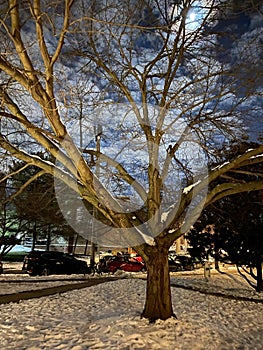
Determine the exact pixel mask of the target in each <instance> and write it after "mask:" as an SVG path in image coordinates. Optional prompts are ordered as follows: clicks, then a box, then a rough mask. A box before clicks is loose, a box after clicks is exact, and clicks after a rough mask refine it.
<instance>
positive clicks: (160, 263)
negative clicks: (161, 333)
mask: <svg viewBox="0 0 263 350" xmlns="http://www.w3.org/2000/svg"><path fill="white" fill-rule="evenodd" d="M148 258H149V259H148V260H147V264H146V265H147V290H146V302H145V306H144V310H143V312H142V317H145V318H148V319H149V320H150V322H154V321H156V320H157V319H161V320H166V319H168V318H170V317H175V315H174V313H173V308H172V300H171V287H170V275H169V264H168V251H167V252H164V251H163V250H161V251H158V250H154V253H153V254H151V255H150V256H148Z"/></svg>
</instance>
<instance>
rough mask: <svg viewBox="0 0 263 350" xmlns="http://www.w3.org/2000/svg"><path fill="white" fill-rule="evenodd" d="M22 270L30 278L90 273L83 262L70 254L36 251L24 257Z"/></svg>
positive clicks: (89, 269)
mask: <svg viewBox="0 0 263 350" xmlns="http://www.w3.org/2000/svg"><path fill="white" fill-rule="evenodd" d="M22 269H23V270H25V271H26V272H27V273H28V274H29V275H30V276H36V275H40V276H48V275H53V274H59V275H60V274H67V275H70V274H78V273H83V274H86V273H88V274H89V273H91V268H90V267H89V266H88V264H87V263H86V262H85V261H82V260H79V259H76V258H75V257H74V256H72V255H70V254H65V253H62V252H49V251H37V250H36V251H32V252H30V253H29V254H28V255H27V256H26V257H25V259H24V263H23V267H22Z"/></svg>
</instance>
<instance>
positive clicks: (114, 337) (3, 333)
mask: <svg viewBox="0 0 263 350" xmlns="http://www.w3.org/2000/svg"><path fill="white" fill-rule="evenodd" d="M119 277H127V278H121V279H118V280H116V281H110V282H106V283H103V284H100V285H96V286H92V287H89V288H84V289H79V290H73V291H69V292H66V293H61V294H57V295H53V296H48V297H42V298H39V299H31V300H23V301H20V302H19V303H9V304H3V305H0V310H1V324H0V349H1V350H2V349H7V350H8V349H10V350H11V349H18V350H22V349H26V350H38V349H50V350H51V349H52V350H63V349H65V350H86V349H90V350H95V349H103V350H104V349H105V350H107V349H111V350H143V349H145V350H151V349H153V350H154V349H160V350H161V349H162V350H177V349H178V350H198V349H200V350H201V349H203V350H205V349H208V350H247V349H251V350H262V348H263V346H262V344H263V295H262V293H261V294H260V293H256V292H254V291H253V290H252V289H251V288H250V287H249V286H248V285H247V284H246V283H245V282H244V281H243V280H241V279H240V277H239V276H238V275H236V274H233V273H231V274H224V275H222V274H219V273H217V272H214V273H213V274H212V277H211V278H210V279H209V280H208V281H205V279H204V277H203V276H202V273H199V274H198V273H197V272H196V271H195V272H194V273H193V272H191V273H190V272H189V273H185V274H180V275H179V274H177V273H173V274H171V283H172V285H177V286H178V285H181V286H182V287H184V288H178V287H172V298H173V307H174V312H175V314H176V315H177V319H169V320H167V321H158V322H156V323H155V324H149V323H148V321H147V320H145V319H141V318H140V313H141V312H142V310H143V306H144V298H145V286H146V282H145V280H142V279H138V278H134V277H143V275H138V274H122V275H120V276H119ZM144 277H145V275H144ZM81 278H83V276H80V275H75V276H70V278H68V281H65V280H63V279H65V276H48V279H47V277H44V276H43V277H31V278H29V277H27V276H26V275H21V274H20V275H19V274H8V273H7V274H4V275H1V276H0V288H1V289H0V294H4V293H12V292H14V290H16V291H22V290H23V291H24V290H32V289H35V288H36V289H37V288H40V287H41V286H43V285H44V286H45V287H46V286H47V284H49V285H50V286H51V285H54V284H55V285H59V284H60V285H61V284H64V283H65V282H67V283H75V282H76V281H77V280H79V279H81ZM85 278H86V279H88V278H89V277H85ZM92 278H96V277H92ZM23 279H24V280H25V279H26V280H29V282H23ZM8 280H10V281H11V280H12V281H13V282H11V283H8ZM44 280H45V281H44ZM15 281H17V283H16V282H15ZM30 281H31V282H30ZM78 282H79V281H78ZM4 286H5V287H4ZM2 287H4V289H2ZM186 287H187V288H194V289H200V290H201V292H202V293H201V292H198V291H196V290H189V289H185V288H186ZM214 291H216V292H220V293H222V294H223V295H228V296H231V299H226V298H223V297H219V296H214V295H209V294H205V293H204V292H214ZM239 296H242V297H249V298H251V301H240V300H236V299H235V298H236V297H239ZM254 300H255V301H258V302H255V301H254Z"/></svg>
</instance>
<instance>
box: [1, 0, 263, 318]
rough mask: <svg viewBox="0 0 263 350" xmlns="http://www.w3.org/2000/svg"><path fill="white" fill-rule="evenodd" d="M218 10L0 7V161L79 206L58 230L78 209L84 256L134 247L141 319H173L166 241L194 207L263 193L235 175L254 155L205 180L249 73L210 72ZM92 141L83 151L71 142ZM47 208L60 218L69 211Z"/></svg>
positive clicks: (230, 135) (233, 126)
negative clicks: (46, 179)
mask: <svg viewBox="0 0 263 350" xmlns="http://www.w3.org/2000/svg"><path fill="white" fill-rule="evenodd" d="M218 5H220V4H219V1H215V0H207V1H197V0H183V1H176V2H173V5H171V4H170V2H168V1H157V0H152V1H147V0H141V1H132V0H126V1H117V0H115V1H114V0H112V1H101V2H97V1H86V2H85V3H84V2H81V1H78V0H75V1H74V0H57V1H49V0H45V1H40V0H24V1H22V0H21V1H19V0H9V1H8V2H6V3H4V4H2V5H1V8H0V14H1V19H0V21H1V22H0V30H1V44H0V45H1V54H0V69H1V73H0V79H1V85H0V96H1V112H0V115H1V134H0V146H1V148H2V153H1V156H2V157H3V159H4V160H5V161H6V163H8V157H16V158H18V159H20V160H23V161H24V162H25V163H26V164H28V165H34V166H36V167H38V168H39V169H40V170H39V173H38V174H37V175H35V176H41V174H44V173H49V174H53V175H54V176H55V178H56V179H57V180H58V181H59V183H57V185H56V186H57V188H58V191H57V193H58V197H60V193H61V192H60V186H61V183H62V184H64V185H65V186H67V187H68V189H69V190H71V191H73V193H77V198H78V205H80V202H79V200H81V204H82V203H84V206H82V207H81V205H80V208H79V207H77V208H76V215H75V219H76V220H75V222H74V223H72V222H71V224H72V225H73V226H74V228H75V229H76V230H79V231H80V233H81V234H83V235H85V232H84V231H85V230H84V229H83V222H85V220H84V216H85V202H86V203H89V205H92V206H93V208H94V210H93V215H94V213H95V215H94V216H95V217H96V219H97V224H98V225H97V233H96V237H95V236H93V239H94V241H95V243H99V244H103V243H104V244H105V245H106V243H107V242H110V243H111V242H113V243H115V244H116V245H117V244H119V245H122V246H133V247H134V249H135V250H136V251H137V252H138V253H139V254H140V255H141V256H142V257H143V259H144V261H145V262H146V265H147V292H146V302H145V308H144V310H143V313H142V316H143V317H146V318H149V319H151V320H156V319H158V318H161V319H167V318H169V317H171V316H172V315H173V308H172V302H171V293H170V278H169V267H168V250H169V247H170V246H171V245H172V244H173V242H174V240H175V239H177V238H178V237H180V236H181V235H183V234H184V233H185V232H187V230H188V229H189V227H190V226H191V225H192V224H193V223H194V222H195V220H196V219H197V218H198V216H199V215H200V213H201V211H202V209H203V208H204V207H206V206H207V205H209V204H211V203H213V202H214V201H216V200H218V199H221V198H222V197H224V196H228V195H232V194H234V193H238V192H242V191H249V190H258V189H262V188H263V181H262V174H258V173H257V174H255V176H254V175H253V174H252V175H251V174H247V175H248V177H247V181H244V180H243V181H242V182H240V181H239V180H238V179H239V177H238V176H236V175H237V174H239V173H240V172H243V171H242V167H244V166H246V165H247V164H251V165H253V164H256V163H259V162H261V161H262V151H263V146H259V147H258V148H256V149H250V150H248V151H246V152H245V153H244V154H242V155H241V156H238V157H236V158H235V159H234V160H233V161H231V162H225V163H223V164H221V165H220V166H217V167H215V168H213V169H210V170H208V167H207V163H208V162H209V159H210V158H214V157H216V155H217V150H218V147H219V145H221V144H222V143H223V142H224V143H225V144H226V145H227V142H229V141H230V140H232V141H233V139H239V138H240V137H242V136H243V135H244V132H245V131H243V129H242V128H243V125H244V124H243V122H242V120H244V119H245V116H246V115H248V114H247V113H248V112H250V113H252V111H253V108H254V107H256V104H255V101H256V100H257V98H258V96H259V94H260V89H259V88H258V86H257V85H256V84H254V82H253V79H258V75H259V74H260V73H262V72H261V71H260V70H259V68H257V67H260V65H258V66H257V64H254V70H256V69H258V73H257V74H256V75H255V74H253V75H249V74H248V72H249V71H248V67H247V66H246V67H244V61H243V60H242V62H240V64H242V67H241V66H238V64H237V65H236V66H234V65H233V64H230V63H229V62H226V60H222V56H223V54H222V52H220V55H219V51H220V50H221V49H222V50H223V47H220V45H219V43H218V38H217V36H216V34H214V33H213V26H212V23H213V20H214V19H215V18H216V16H217V13H218V11H219V7H218ZM253 40H256V39H255V38H254V39H253V38H251V41H253ZM250 44H251V45H252V43H251V42H250ZM244 50H245V48H244ZM240 69H243V72H244V74H240V72H241V70H240ZM253 77H254V78H253ZM252 107H253V108H252ZM76 126H77V127H76ZM93 128H94V133H95V136H96V140H95V141H96V145H93V146H92V147H91V145H90V143H89V142H88V138H87V139H85V138H83V134H86V135H88V137H89V136H90V135H92V132H93V131H91V130H93ZM79 133H80V134H81V137H79V136H78V135H79ZM95 146H96V147H95ZM36 149H37V150H41V151H43V150H45V151H46V152H48V153H49V154H51V155H52V157H53V158H54V159H56V161H54V162H51V161H46V160H45V158H44V157H43V158H42V157H41V156H35V155H33V153H34V152H35V151H36ZM33 151H34V152H33ZM94 161H95V162H96V166H95V167H94V166H93V165H94ZM8 176H12V173H9V174H8V175H6V176H5V177H4V179H6V177H8ZM219 179H221V180H220V181H218V180H219ZM208 189H209V190H208ZM70 195H72V194H70ZM59 203H60V205H61V207H62V211H63V212H64V214H65V216H66V213H67V209H66V208H65V207H67V205H72V199H70V200H68V201H67V199H66V198H65V197H63V198H62V200H60V201H59ZM78 209H80V210H78ZM99 223H101V226H100V225H99ZM94 237H95V238H94Z"/></svg>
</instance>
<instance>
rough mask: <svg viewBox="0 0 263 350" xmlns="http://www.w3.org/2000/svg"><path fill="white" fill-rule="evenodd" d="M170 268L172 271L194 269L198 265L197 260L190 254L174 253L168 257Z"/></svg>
mask: <svg viewBox="0 0 263 350" xmlns="http://www.w3.org/2000/svg"><path fill="white" fill-rule="evenodd" d="M168 262H169V269H170V271H171V272H176V271H185V270H193V269H194V268H196V267H197V265H196V262H195V261H194V259H193V258H192V257H191V256H188V255H174V254H171V255H169V257H168Z"/></svg>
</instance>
